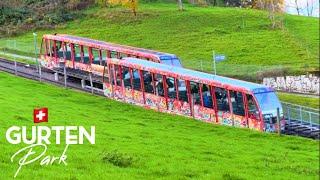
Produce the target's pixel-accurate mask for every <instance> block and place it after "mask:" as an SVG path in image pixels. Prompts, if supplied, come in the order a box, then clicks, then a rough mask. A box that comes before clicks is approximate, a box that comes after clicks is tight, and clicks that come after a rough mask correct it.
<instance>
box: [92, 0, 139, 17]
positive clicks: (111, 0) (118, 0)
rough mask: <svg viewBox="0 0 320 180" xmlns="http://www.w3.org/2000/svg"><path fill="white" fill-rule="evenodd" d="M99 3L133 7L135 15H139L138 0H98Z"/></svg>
mask: <svg viewBox="0 0 320 180" xmlns="http://www.w3.org/2000/svg"><path fill="white" fill-rule="evenodd" d="M96 2H97V3H98V4H104V5H105V6H107V5H109V4H110V5H121V6H124V7H127V8H129V9H131V11H132V13H133V14H134V16H137V8H138V0H97V1H96Z"/></svg>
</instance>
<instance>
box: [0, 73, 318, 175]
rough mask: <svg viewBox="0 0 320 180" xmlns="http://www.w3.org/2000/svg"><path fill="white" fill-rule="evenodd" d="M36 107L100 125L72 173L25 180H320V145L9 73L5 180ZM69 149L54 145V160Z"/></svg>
mask: <svg viewBox="0 0 320 180" xmlns="http://www.w3.org/2000/svg"><path fill="white" fill-rule="evenodd" d="M35 107H48V108H49V122H48V123H46V124H40V125H48V126H53V125H60V126H66V125H76V126H85V127H87V128H89V127H90V126H96V144H95V145H91V144H88V143H85V144H84V145H70V147H69V149H68V151H67V155H68V159H67V163H68V165H67V166H64V165H61V164H60V165H57V164H55V165H52V166H40V165H39V161H37V162H36V163H33V164H30V165H27V166H24V167H22V169H21V172H20V173H19V175H18V178H19V179H31V178H36V179H40V178H42V179H43V178H46V179H111V178H113V179H153V178H161V179H162V178H164V179H188V178H197V179H200V178H201V179H202V178H204V179H319V141H315V140H311V139H305V138H300V137H293V136H281V137H279V136H277V135H275V134H267V133H260V132H255V131H250V130H247V129H238V128H232V127H226V126H219V125H213V124H207V123H203V122H200V121H196V120H193V119H191V118H184V117H180V116H174V115H168V114H163V113H158V112H155V111H152V110H145V109H143V108H140V107H137V106H133V105H128V104H124V103H121V102H116V101H113V100H109V99H106V98H104V97H97V96H93V95H90V94H87V93H83V92H77V91H75V90H70V89H67V90H66V89H63V88H60V87H55V86H52V85H48V84H43V83H39V82H35V81H31V80H26V79H23V78H18V77H14V76H12V75H8V74H6V73H2V72H1V73H0V124H1V126H0V149H1V154H0V169H1V174H0V179H7V178H11V177H13V175H14V173H15V171H16V170H17V168H18V165H17V161H15V162H14V163H11V162H10V157H11V156H12V155H13V154H14V153H15V152H16V151H18V150H19V149H20V148H22V147H25V146H26V145H24V144H20V145H12V144H9V143H8V142H7V141H6V139H5V132H6V130H7V129H8V128H9V127H11V126H13V125H18V126H27V127H31V126H32V125H33V121H32V112H33V109H34V108H35ZM62 137H63V135H62ZM28 138H31V133H30V132H29V134H28ZM53 140H54V138H53ZM63 149H64V145H55V144H50V145H48V151H47V154H48V155H54V156H59V155H61V153H62V151H63Z"/></svg>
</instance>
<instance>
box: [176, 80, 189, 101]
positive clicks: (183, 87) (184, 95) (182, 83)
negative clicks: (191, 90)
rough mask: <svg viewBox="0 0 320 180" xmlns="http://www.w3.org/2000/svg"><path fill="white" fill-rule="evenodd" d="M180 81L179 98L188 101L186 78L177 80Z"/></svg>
mask: <svg viewBox="0 0 320 180" xmlns="http://www.w3.org/2000/svg"><path fill="white" fill-rule="evenodd" d="M177 83H178V90H179V100H180V101H185V102H188V93H187V88H186V81H185V80H180V79H178V80H177Z"/></svg>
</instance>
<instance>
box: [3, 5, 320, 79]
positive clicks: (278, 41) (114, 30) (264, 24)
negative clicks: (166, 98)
mask: <svg viewBox="0 0 320 180" xmlns="http://www.w3.org/2000/svg"><path fill="white" fill-rule="evenodd" d="M83 13H84V15H83V16H81V17H79V19H77V20H74V21H71V22H68V23H66V24H63V25H60V26H58V27H57V28H56V29H49V30H38V31H37V33H38V43H39V45H40V41H41V37H42V35H43V34H46V33H50V34H53V33H63V34H72V35H76V36H83V37H88V38H93V39H97V40H102V41H108V42H113V43H118V44H125V45H131V46H136V47H142V48H147V49H154V50H159V51H163V52H168V53H174V54H176V55H178V56H179V57H181V59H182V62H183V65H184V66H185V67H187V68H192V69H198V70H204V71H209V72H212V71H213V70H212V64H213V63H212V53H213V50H214V51H215V53H216V54H224V55H226V56H227V60H226V61H225V62H221V63H219V64H218V65H217V71H218V74H221V75H227V76H232V77H238V78H243V79H255V78H256V77H255V76H256V75H257V73H258V72H260V71H265V70H268V71H270V69H277V70H279V69H285V70H284V71H288V72H289V73H291V74H292V73H294V74H300V73H305V71H313V70H316V69H318V68H319V64H318V58H319V28H318V24H319V19H318V18H312V17H302V16H300V17H298V16H292V15H285V16H284V17H283V18H284V21H283V23H284V28H283V29H275V30H273V29H270V21H269V19H268V13H267V12H264V11H259V10H252V9H240V8H222V7H221V8H220V7H194V6H191V5H186V11H183V12H179V11H177V7H176V4H171V3H168V4H165V3H150V4H143V3H142V4H140V5H139V9H138V16H137V17H132V14H131V13H130V11H128V10H125V9H124V8H98V7H93V8H90V9H88V10H85V11H83ZM9 39H15V40H17V49H18V50H19V51H25V52H29V53H31V54H33V50H34V49H33V45H32V44H33V36H32V32H28V33H25V34H24V35H21V36H18V37H15V38H9ZM6 43H7V42H6V41H5V40H3V41H1V42H0V47H3V46H6V45H7V44H6ZM8 44H9V45H10V42H8ZM11 44H12V42H11ZM11 48H12V45H11Z"/></svg>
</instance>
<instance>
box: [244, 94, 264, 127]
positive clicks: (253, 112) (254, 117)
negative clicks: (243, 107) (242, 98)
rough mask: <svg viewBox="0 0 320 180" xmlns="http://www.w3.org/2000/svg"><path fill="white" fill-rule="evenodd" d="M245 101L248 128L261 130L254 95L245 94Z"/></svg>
mask: <svg viewBox="0 0 320 180" xmlns="http://www.w3.org/2000/svg"><path fill="white" fill-rule="evenodd" d="M246 102H247V113H248V127H249V128H250V129H256V130H262V127H261V125H262V122H261V119H260V112H259V108H258V106H257V103H256V101H255V99H254V97H253V96H252V95H250V94H247V95H246Z"/></svg>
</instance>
